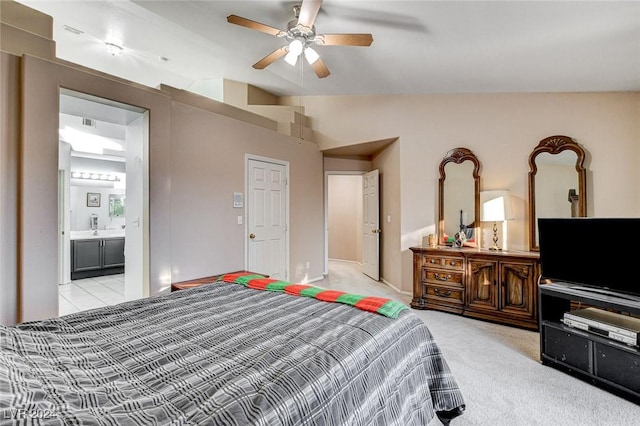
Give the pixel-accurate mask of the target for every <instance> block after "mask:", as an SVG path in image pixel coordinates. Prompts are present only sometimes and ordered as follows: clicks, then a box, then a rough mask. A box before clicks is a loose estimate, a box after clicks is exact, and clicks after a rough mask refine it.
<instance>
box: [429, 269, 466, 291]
mask: <svg viewBox="0 0 640 426" xmlns="http://www.w3.org/2000/svg"><path fill="white" fill-rule="evenodd" d="M462 276H463V275H462V272H453V271H448V270H446V269H436V268H422V282H424V283H434V284H449V285H456V286H460V287H462Z"/></svg>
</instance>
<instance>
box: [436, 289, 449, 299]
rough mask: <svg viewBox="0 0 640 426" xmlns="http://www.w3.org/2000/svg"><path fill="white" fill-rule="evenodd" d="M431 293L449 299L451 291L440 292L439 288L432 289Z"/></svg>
mask: <svg viewBox="0 0 640 426" xmlns="http://www.w3.org/2000/svg"><path fill="white" fill-rule="evenodd" d="M433 292H434V293H435V294H436V295H438V296H440V297H449V296H451V290H447V291H440V289H439V288H434V289H433Z"/></svg>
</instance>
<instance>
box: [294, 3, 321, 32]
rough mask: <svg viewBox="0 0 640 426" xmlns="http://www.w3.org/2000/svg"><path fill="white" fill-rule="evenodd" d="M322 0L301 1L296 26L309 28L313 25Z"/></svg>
mask: <svg viewBox="0 0 640 426" xmlns="http://www.w3.org/2000/svg"><path fill="white" fill-rule="evenodd" d="M321 5H322V0H302V6H300V15H298V25H302V26H303V27H307V28H311V27H313V23H314V22H316V16H318V12H320V6H321Z"/></svg>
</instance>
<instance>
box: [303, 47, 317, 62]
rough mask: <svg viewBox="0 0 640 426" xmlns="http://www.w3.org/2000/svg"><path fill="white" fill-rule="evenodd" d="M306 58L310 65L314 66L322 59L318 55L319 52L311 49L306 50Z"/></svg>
mask: <svg viewBox="0 0 640 426" xmlns="http://www.w3.org/2000/svg"><path fill="white" fill-rule="evenodd" d="M304 57H305V58H306V59H307V62H308V63H309V65H313V63H314V62H315V61H317V60H318V59H319V58H320V55H318V52H316V51H315V50H313V49H312V48H311V47H307V48H306V49H304Z"/></svg>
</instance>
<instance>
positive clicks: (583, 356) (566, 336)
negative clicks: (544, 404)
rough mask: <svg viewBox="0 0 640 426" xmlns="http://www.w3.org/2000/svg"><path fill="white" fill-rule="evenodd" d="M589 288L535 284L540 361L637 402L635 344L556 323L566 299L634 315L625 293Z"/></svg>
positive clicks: (639, 307) (566, 308)
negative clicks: (627, 343) (536, 289)
mask: <svg viewBox="0 0 640 426" xmlns="http://www.w3.org/2000/svg"><path fill="white" fill-rule="evenodd" d="M543 282H544V281H543ZM590 290H592V289H590V288H588V287H582V286H580V285H575V284H569V283H559V282H554V283H550V284H541V285H540V286H538V293H539V297H538V301H539V304H538V308H539V316H538V318H539V321H540V360H541V361H542V363H543V364H544V365H548V366H551V367H554V368H557V369H559V370H562V371H565V372H567V373H569V374H572V375H574V376H575V377H578V378H580V379H582V380H585V381H588V382H590V383H592V384H594V385H596V386H598V387H601V388H603V389H606V390H608V391H610V392H612V393H615V394H617V395H619V396H621V397H623V398H626V399H628V400H631V401H632V402H635V403H636V404H640V349H639V348H638V347H634V346H630V345H626V344H624V343H622V342H618V341H615V340H612V339H610V338H608V337H605V336H601V335H599V334H597V333H592V332H589V331H584V330H579V329H576V328H572V327H567V326H565V325H564V324H563V323H562V322H561V320H562V318H563V316H564V313H565V312H570V311H571V310H572V303H573V305H574V306H576V304H577V305H582V304H584V305H583V307H587V306H589V307H600V308H604V309H610V310H614V311H616V312H620V313H621V314H632V315H636V316H637V315H640V301H637V300H630V298H629V297H628V295H626V294H617V293H615V292H612V291H606V292H604V293H601V292H593V291H590Z"/></svg>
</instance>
